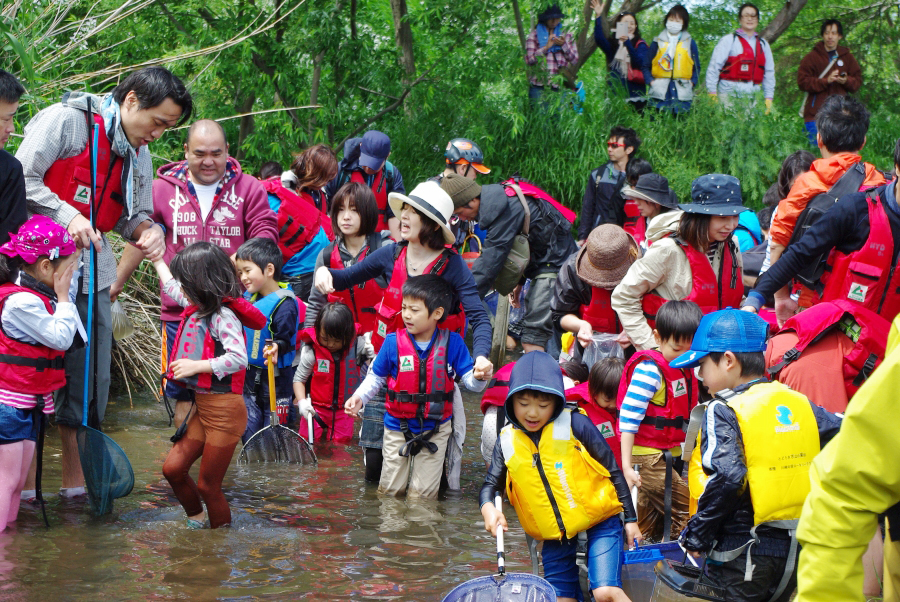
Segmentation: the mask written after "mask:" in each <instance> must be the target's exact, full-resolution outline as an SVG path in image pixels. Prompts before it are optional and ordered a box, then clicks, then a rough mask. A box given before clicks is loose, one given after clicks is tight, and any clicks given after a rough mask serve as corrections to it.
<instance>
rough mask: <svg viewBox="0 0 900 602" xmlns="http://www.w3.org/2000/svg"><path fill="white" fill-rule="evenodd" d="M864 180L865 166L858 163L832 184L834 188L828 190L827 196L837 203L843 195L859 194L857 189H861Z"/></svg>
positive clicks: (860, 162)
mask: <svg viewBox="0 0 900 602" xmlns="http://www.w3.org/2000/svg"><path fill="white" fill-rule="evenodd" d="M865 180H866V166H865V165H864V164H863V162H862V161H859V162H858V163H855V164H854V165H853V167H851V168H850V169H848V170H847V171H845V172H844V173H843V175H841V177H840V178H838V181H837V182H835V183H834V186H832V187H831V188H829V189H828V194H829V196H833V197H834V200H835V201H837V200H838V199H839V198H841V197H842V196H844V195H845V194H850V193H852V192H859V189H860V188H861V187H862V185H863V182H865Z"/></svg>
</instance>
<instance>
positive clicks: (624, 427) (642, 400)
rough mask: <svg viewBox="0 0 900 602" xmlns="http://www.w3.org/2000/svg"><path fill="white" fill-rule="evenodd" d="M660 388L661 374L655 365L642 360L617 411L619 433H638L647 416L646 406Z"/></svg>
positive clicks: (661, 384) (661, 383)
mask: <svg viewBox="0 0 900 602" xmlns="http://www.w3.org/2000/svg"><path fill="white" fill-rule="evenodd" d="M662 386H663V382H662V374H660V372H659V368H658V367H657V365H656V364H655V363H653V362H651V361H649V360H644V361H643V362H641V363H640V364H638V365H637V367H636V368H635V369H634V373H633V374H632V375H631V382H630V383H628V390H627V391H626V392H625V399H623V400H622V408H621V409H620V410H619V432H621V433H635V434H636V433H637V432H638V428H640V426H641V422H642V421H643V420H644V416H645V415H646V414H647V405H648V404H649V403H650V400H651V399H652V398H653V396H654V395H655V394H656V392H657V391H659V389H660V388H661V387H662Z"/></svg>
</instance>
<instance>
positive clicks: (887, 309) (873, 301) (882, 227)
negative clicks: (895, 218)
mask: <svg viewBox="0 0 900 602" xmlns="http://www.w3.org/2000/svg"><path fill="white" fill-rule="evenodd" d="M866 205H867V206H868V208H869V238H868V239H867V240H866V243H865V244H864V245H863V246H862V248H860V249H858V250H856V251H853V252H852V253H841V252H840V251H837V250H835V251H832V252H831V255H830V256H829V257H828V267H827V268H826V272H825V273H826V274H828V277H827V279H825V280H826V281H825V290H824V291H823V292H822V300H823V301H834V300H837V299H844V300H846V301H850V302H852V303H855V304H857V305H861V306H862V307H865V308H866V309H869V310H871V311H873V312H875V313H877V314H879V315H880V316H881V317H882V318H884V319H885V320H887V321H888V322H891V321H893V319H894V318H895V317H896V316H897V314H898V313H900V292H898V291H900V270H897V263H895V262H894V260H893V257H894V236H893V234H892V233H891V224H890V222H889V221H888V216H887V213H885V210H884V205H883V204H882V203H881V200H880V199H879V198H878V195H877V194H875V193H870V194H869V195H867V196H866ZM823 279H824V278H823Z"/></svg>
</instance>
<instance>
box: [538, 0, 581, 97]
mask: <svg viewBox="0 0 900 602" xmlns="http://www.w3.org/2000/svg"><path fill="white" fill-rule="evenodd" d="M565 18H566V15H564V14H563V12H562V11H561V10H560V9H559V5H558V4H553V5H552V6H550V7H548V8H547V10H545V11H544V12H542V13H541V14H539V15H538V24H537V26H536V27H535V28H534V30H533V31H532V32H531V33H530V34H528V37H527V38H526V39H525V64H527V65H528V66H529V75H528V79H529V80H530V81H531V87H530V88H529V89H528V98H530V99H531V101H532V102H533V103H540V104H541V106H542V107H545V108H546V107H547V104H548V99H547V98H541V97H542V96H543V94H544V92H545V91H559V84H557V83H554V82H553V81H552V80H553V76H555V75H556V74H557V73H559V72H560V71H561V70H562V69H564V68H566V67H568V66H569V65H573V64H575V63H577V62H578V47H577V46H576V45H575V40H574V38H573V37H572V33H571V32H568V31H567V32H566V33H563V32H562V29H561V26H560V23H561V22H562V20H563V19H565ZM541 58H543V59H544V64H543V65H538V62H539V61H540V60H541Z"/></svg>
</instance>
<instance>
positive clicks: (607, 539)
mask: <svg viewBox="0 0 900 602" xmlns="http://www.w3.org/2000/svg"><path fill="white" fill-rule="evenodd" d="M587 537H588V553H587V561H588V563H587V564H588V579H589V580H590V583H591V589H592V590H593V589H596V588H598V587H622V545H623V535H622V520H621V519H620V518H619V516H618V515H616V516H613V517H610V518H608V519H606V520H605V521H603V522H602V523H599V524H597V525H594V526H593V527H591V528H590V529H588V530H587ZM577 549H578V538H577V537H575V538H572V539H565V540H563V541H553V540H547V541H545V542H544V547H543V550H542V551H541V557H542V558H543V561H544V579H546V580H547V581H549V582H550V584H551V585H552V586H553V589H555V590H556V595H557V596H559V597H561V598H562V597H566V598H575V599H576V600H584V598H583V596H582V593H581V584H580V582H579V581H578V566H577V565H576V564H575V553H576V552H577Z"/></svg>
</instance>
